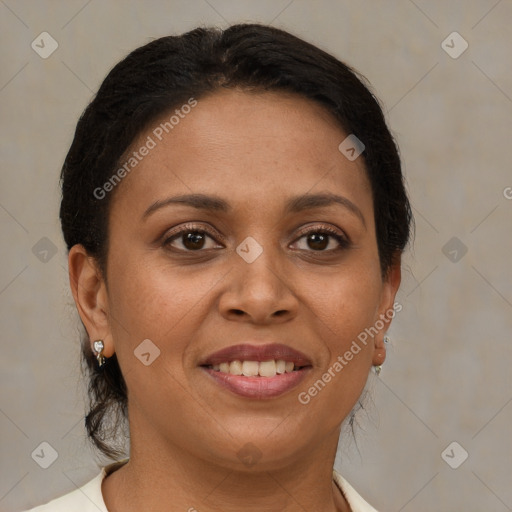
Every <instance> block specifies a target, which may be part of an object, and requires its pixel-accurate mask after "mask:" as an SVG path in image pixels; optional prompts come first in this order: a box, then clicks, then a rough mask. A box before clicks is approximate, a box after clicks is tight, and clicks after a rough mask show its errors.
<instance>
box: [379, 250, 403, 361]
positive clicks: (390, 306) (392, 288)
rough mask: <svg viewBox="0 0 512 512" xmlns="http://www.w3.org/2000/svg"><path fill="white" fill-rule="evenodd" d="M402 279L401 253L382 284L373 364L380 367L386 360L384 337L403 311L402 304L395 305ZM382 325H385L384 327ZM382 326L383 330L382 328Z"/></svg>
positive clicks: (396, 257) (395, 257) (395, 256)
mask: <svg viewBox="0 0 512 512" xmlns="http://www.w3.org/2000/svg"><path fill="white" fill-rule="evenodd" d="M401 279H402V271H401V253H400V252H397V253H395V255H394V257H393V261H392V264H391V266H390V267H389V269H388V272H387V273H386V276H385V277H384V279H383V282H382V294H381V300H380V304H379V310H378V318H377V319H376V322H375V324H376V327H379V332H378V333H377V334H376V335H375V337H374V344H375V346H374V353H373V364H374V365H375V366H379V365H381V364H383V363H384V361H385V359H386V345H385V343H384V335H385V333H386V331H387V330H388V329H389V326H390V325H391V321H392V319H393V317H394V316H395V313H396V312H398V311H401V310H402V306H401V305H400V304H396V303H395V296H396V293H397V291H398V288H399V287H400V281H401ZM382 324H384V325H383V326H382ZM381 326H382V329H381V328H380V327H381Z"/></svg>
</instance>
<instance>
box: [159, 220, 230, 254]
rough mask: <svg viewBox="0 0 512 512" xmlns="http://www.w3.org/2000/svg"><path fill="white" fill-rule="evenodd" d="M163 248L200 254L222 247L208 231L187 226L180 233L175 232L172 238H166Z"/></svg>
mask: <svg viewBox="0 0 512 512" xmlns="http://www.w3.org/2000/svg"><path fill="white" fill-rule="evenodd" d="M163 246H164V247H170V248H171V249H172V250H175V251H181V252H193V251H195V252H199V251H201V250H203V249H204V250H206V249H215V248H219V247H222V246H221V245H219V244H218V243H217V242H216V240H215V239H214V238H213V235H211V234H210V233H208V232H207V231H205V230H203V229H194V228H190V227H187V226H185V227H184V228H183V229H181V230H179V231H175V232H174V233H173V234H172V235H171V236H168V237H166V239H165V240H164V242H163Z"/></svg>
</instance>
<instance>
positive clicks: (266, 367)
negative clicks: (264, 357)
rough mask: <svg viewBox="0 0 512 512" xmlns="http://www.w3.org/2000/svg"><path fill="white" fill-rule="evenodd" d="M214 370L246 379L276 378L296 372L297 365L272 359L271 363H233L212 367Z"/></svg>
mask: <svg viewBox="0 0 512 512" xmlns="http://www.w3.org/2000/svg"><path fill="white" fill-rule="evenodd" d="M211 368H212V370H215V371H217V372H219V371H220V372H222V373H229V374H231V375H244V376H246V377H256V376H260V377H275V376H276V375H282V374H283V373H290V372H293V371H294V368H295V364H294V363H293V362H291V361H284V360H283V359H278V360H277V361H276V360H274V359H271V360H270V361H262V362H258V361H238V360H236V361H231V363H228V362H225V363H220V364H214V365H212V366H211Z"/></svg>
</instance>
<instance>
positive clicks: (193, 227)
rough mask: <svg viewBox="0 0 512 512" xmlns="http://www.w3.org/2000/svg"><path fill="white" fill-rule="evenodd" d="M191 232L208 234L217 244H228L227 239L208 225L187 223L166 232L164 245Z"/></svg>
mask: <svg viewBox="0 0 512 512" xmlns="http://www.w3.org/2000/svg"><path fill="white" fill-rule="evenodd" d="M189 231H199V232H204V233H206V234H207V235H208V236H209V237H210V238H212V239H213V240H215V242H219V241H220V242H222V243H226V238H225V237H224V236H223V235H221V234H220V233H218V232H217V231H216V230H214V229H212V228H210V227H208V226H207V225H206V224H194V223H193V222H187V223H185V224H183V225H180V226H177V227H176V228H173V229H171V230H167V231H165V233H164V234H163V236H162V238H163V243H164V244H166V243H169V242H170V241H171V240H172V239H175V238H177V237H179V235H182V234H183V233H187V232H189Z"/></svg>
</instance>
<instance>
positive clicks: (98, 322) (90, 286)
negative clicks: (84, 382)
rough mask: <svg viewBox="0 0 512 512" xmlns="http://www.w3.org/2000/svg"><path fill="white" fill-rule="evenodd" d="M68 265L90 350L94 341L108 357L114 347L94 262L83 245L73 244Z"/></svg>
mask: <svg viewBox="0 0 512 512" xmlns="http://www.w3.org/2000/svg"><path fill="white" fill-rule="evenodd" d="M68 265H69V284H70V287H71V292H72V293H73V298H74V299H75V304H76V307H77V310H78V314H79V315H80V318H81V319H82V322H83V324H84V326H85V329H86V330H87V334H88V336H89V339H90V343H91V349H92V348H93V344H94V342H95V341H97V340H102V341H103V345H104V349H103V355H104V356H105V357H110V356H112V355H113V354H114V345H113V342H112V335H111V331H110V324H109V321H108V307H107V306H108V301H107V298H108V297H107V290H106V285H105V280H104V279H103V277H102V275H101V272H100V270H99V268H98V265H97V262H96V260H95V259H94V258H93V257H91V256H89V254H88V253H87V250H86V249H85V248H84V247H83V245H80V244H77V245H74V246H73V247H72V248H71V249H70V250H69V256H68Z"/></svg>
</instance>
